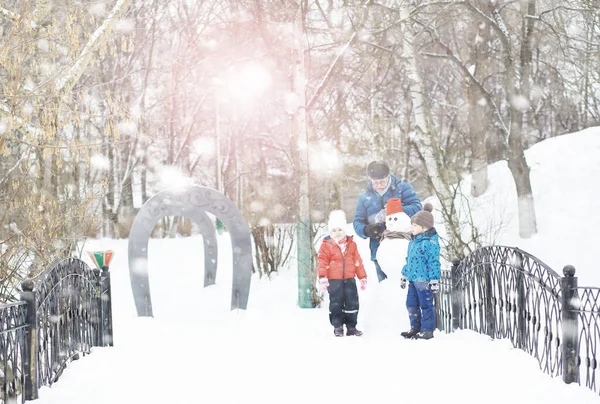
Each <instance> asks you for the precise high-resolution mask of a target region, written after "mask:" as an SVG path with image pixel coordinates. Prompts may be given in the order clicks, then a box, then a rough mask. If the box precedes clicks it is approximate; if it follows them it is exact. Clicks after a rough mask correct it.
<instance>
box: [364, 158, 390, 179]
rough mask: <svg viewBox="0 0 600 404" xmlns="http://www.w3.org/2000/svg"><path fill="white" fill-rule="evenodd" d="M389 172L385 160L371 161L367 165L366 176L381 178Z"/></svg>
mask: <svg viewBox="0 0 600 404" xmlns="http://www.w3.org/2000/svg"><path fill="white" fill-rule="evenodd" d="M389 174H390V166H388V164H387V163H386V162H385V161H371V162H370V163H369V165H368V166H367V177H369V178H370V179H372V180H382V179H384V178H385V177H387V176H388V175H389Z"/></svg>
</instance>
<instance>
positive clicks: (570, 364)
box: [560, 265, 579, 383]
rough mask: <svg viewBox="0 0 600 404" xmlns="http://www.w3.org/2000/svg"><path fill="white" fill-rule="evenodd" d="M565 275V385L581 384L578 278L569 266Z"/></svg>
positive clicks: (564, 269) (562, 283)
mask: <svg viewBox="0 0 600 404" xmlns="http://www.w3.org/2000/svg"><path fill="white" fill-rule="evenodd" d="M563 274H564V275H565V276H564V277H563V278H562V279H561V285H560V286H561V289H562V340H563V342H562V363H563V369H562V371H563V380H564V382H565V383H579V365H578V363H577V362H578V356H579V355H578V352H579V347H578V345H579V341H578V339H577V333H578V330H579V321H578V314H577V310H579V294H578V293H577V277H576V276H575V267H573V266H571V265H567V266H565V267H564V268H563Z"/></svg>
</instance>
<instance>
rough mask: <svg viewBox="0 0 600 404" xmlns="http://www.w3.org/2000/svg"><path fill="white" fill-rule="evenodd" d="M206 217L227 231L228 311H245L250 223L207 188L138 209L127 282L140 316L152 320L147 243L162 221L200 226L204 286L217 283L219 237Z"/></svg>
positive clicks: (164, 195) (172, 193)
mask: <svg viewBox="0 0 600 404" xmlns="http://www.w3.org/2000/svg"><path fill="white" fill-rule="evenodd" d="M206 212H210V213H211V214H213V215H215V216H216V217H218V218H219V219H220V220H221V221H222V222H223V224H224V225H225V226H226V227H227V229H228V230H229V234H230V237H231V247H232V249H233V282H232V288H231V309H232V310H233V309H236V308H240V309H246V307H247V304H248V294H249V292H250V277H251V274H252V245H251V239H250V228H249V227H248V223H246V221H245V219H244V217H243V216H242V213H241V212H240V211H239V209H238V208H237V207H236V206H235V205H234V204H233V202H231V201H230V200H229V199H228V198H227V197H226V196H225V195H223V194H221V193H220V192H217V191H216V190H214V189H211V188H206V187H199V186H190V187H186V188H184V189H181V190H179V189H178V190H165V191H162V192H159V193H158V194H156V195H154V196H153V197H152V198H150V199H149V200H148V201H147V202H146V203H145V204H144V206H142V208H141V209H140V211H139V212H138V214H137V215H136V217H135V220H134V221H133V224H132V226H131V232H130V234H129V277H130V280H131V290H132V292H133V298H134V301H135V307H136V309H137V313H138V316H144V317H152V316H153V314H152V300H151V297H150V285H149V279H148V242H149V240H150V233H151V232H152V229H153V228H154V226H155V225H156V223H157V222H158V221H159V220H160V219H162V218H163V217H165V216H185V217H188V218H190V219H192V220H193V221H194V222H195V223H196V224H197V225H198V227H199V229H200V232H201V233H202V236H203V239H204V286H205V287H206V286H209V285H212V284H214V283H215V278H216V275H217V252H218V246H217V237H216V233H215V228H214V226H213V225H212V222H211V221H210V219H209V218H208V216H207V215H206Z"/></svg>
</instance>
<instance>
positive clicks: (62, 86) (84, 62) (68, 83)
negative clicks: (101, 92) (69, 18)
mask: <svg viewBox="0 0 600 404" xmlns="http://www.w3.org/2000/svg"><path fill="white" fill-rule="evenodd" d="M129 3H131V0H117V3H116V4H115V6H114V7H113V9H112V11H111V12H110V14H109V15H108V16H107V17H106V19H105V20H104V22H103V23H102V25H101V26H100V27H98V28H97V29H96V31H95V32H94V33H93V34H92V35H91V36H90V39H89V40H88V42H87V43H86V44H85V46H84V48H83V50H82V51H81V55H80V56H79V57H78V58H77V60H76V61H75V63H74V64H73V65H72V66H71V67H70V68H69V69H68V70H67V71H66V73H65V74H64V75H63V76H62V77H59V78H58V79H57V80H56V84H55V89H56V90H57V91H61V90H65V91H69V90H70V89H71V88H72V87H73V86H74V85H75V83H77V81H78V80H79V78H80V77H81V75H82V74H83V72H84V70H85V69H86V68H87V66H88V64H89V63H90V60H91V59H92V53H93V50H94V49H95V48H96V47H97V46H98V45H99V44H100V42H101V41H102V40H103V39H104V38H105V36H106V35H107V34H108V33H109V32H110V29H111V28H112V26H113V25H114V24H115V22H116V21H117V20H118V19H119V18H120V17H121V15H122V14H123V12H124V11H125V10H126V9H127V7H128V6H129Z"/></svg>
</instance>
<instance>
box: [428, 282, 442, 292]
mask: <svg viewBox="0 0 600 404" xmlns="http://www.w3.org/2000/svg"><path fill="white" fill-rule="evenodd" d="M428 288H429V290H431V291H432V292H433V293H437V292H439V291H440V281H439V280H438V279H432V280H431V281H429V285H428Z"/></svg>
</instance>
